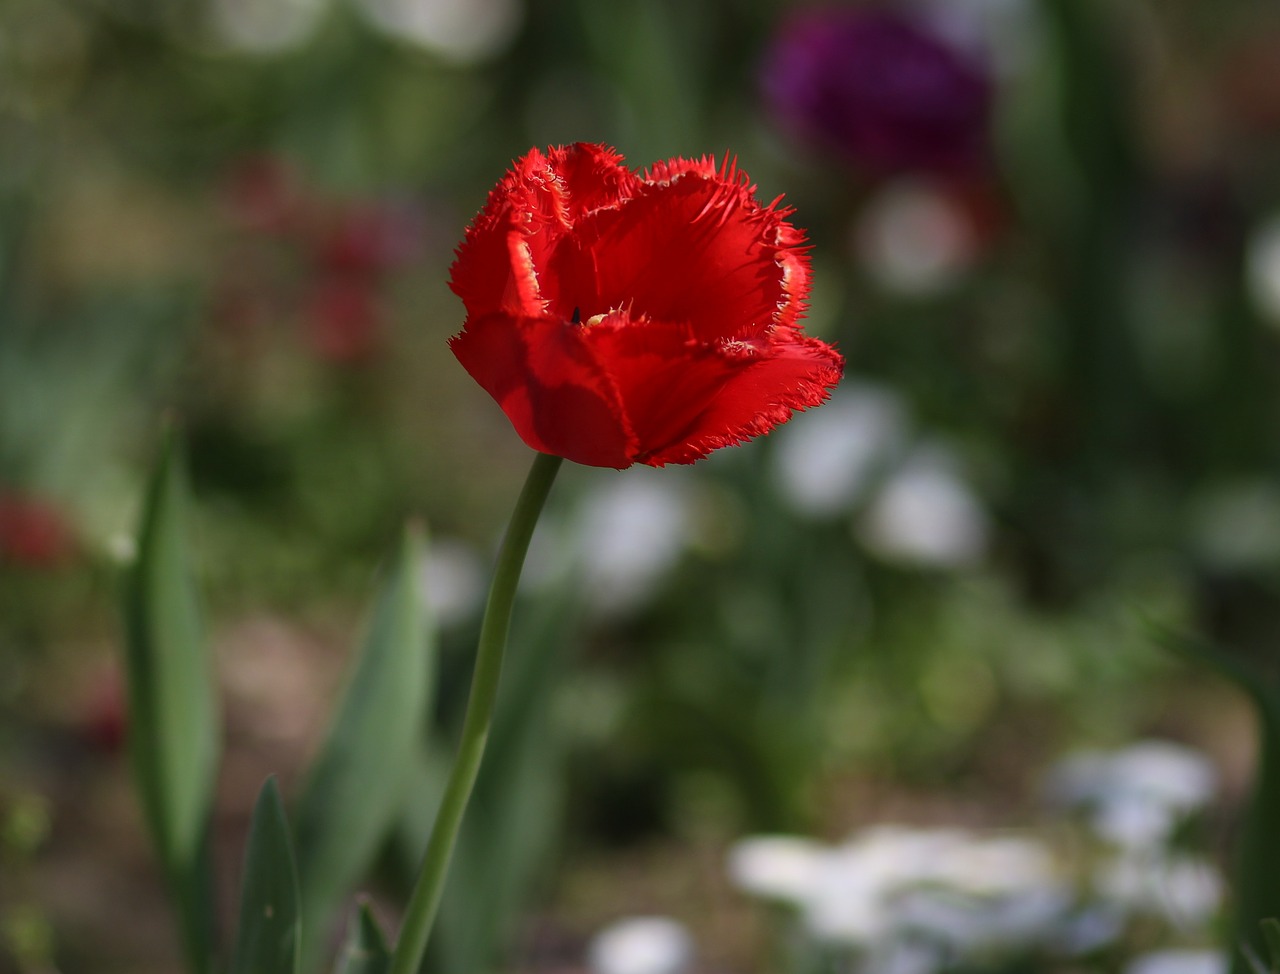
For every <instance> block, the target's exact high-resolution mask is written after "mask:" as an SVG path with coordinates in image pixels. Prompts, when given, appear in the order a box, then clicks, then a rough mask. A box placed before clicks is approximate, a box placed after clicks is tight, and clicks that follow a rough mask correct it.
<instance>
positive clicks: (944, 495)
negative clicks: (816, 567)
mask: <svg viewBox="0 0 1280 974" xmlns="http://www.w3.org/2000/svg"><path fill="white" fill-rule="evenodd" d="M988 533H989V528H988V523H987V515H986V513H985V512H984V511H983V509H982V507H981V505H980V504H979V502H978V500H977V498H976V497H975V496H974V494H973V491H972V490H970V488H969V486H968V484H966V483H965V481H964V479H963V477H962V476H961V473H960V464H959V462H958V461H957V459H956V458H955V456H954V455H953V454H952V452H951V451H950V450H949V449H947V448H946V447H945V446H943V445H941V444H938V443H926V444H922V445H921V446H918V447H916V448H915V449H914V450H913V451H912V452H911V454H910V455H909V456H908V457H907V459H906V460H905V461H903V463H902V465H901V466H900V467H899V468H898V469H897V470H895V471H894V472H893V474H891V475H890V477H889V479H888V480H887V481H886V482H885V484H884V486H883V487H882V488H881V489H880V492H879V493H878V494H877V495H876V496H875V498H873V500H872V501H871V503H870V504H869V505H868V507H867V509H866V510H865V511H864V512H863V513H862V516H861V518H860V519H859V524H858V534H859V537H860V538H861V540H862V541H863V543H864V544H866V546H867V547H868V548H870V549H871V550H872V551H873V552H875V553H876V554H878V555H880V556H881V557H882V558H884V559H885V560H887V561H895V562H903V563H906V564H917V565H923V566H930V567H938V568H959V567H963V566H967V565H972V564H974V563H975V562H977V561H979V560H980V559H981V558H982V557H983V555H984V554H985V553H986V548H987V536H988Z"/></svg>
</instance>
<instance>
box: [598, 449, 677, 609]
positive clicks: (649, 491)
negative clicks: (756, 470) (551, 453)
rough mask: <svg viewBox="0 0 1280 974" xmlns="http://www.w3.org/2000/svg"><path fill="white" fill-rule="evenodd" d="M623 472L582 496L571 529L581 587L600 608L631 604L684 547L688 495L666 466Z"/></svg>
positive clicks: (644, 596)
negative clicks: (657, 472)
mask: <svg viewBox="0 0 1280 974" xmlns="http://www.w3.org/2000/svg"><path fill="white" fill-rule="evenodd" d="M654 473H655V472H653V471H640V470H633V471H628V473H627V476H626V477H618V478H616V479H607V480H604V481H602V482H601V484H602V486H600V487H599V488H597V489H596V490H595V491H594V492H593V493H592V494H590V495H589V496H587V497H586V498H585V499H584V501H583V503H582V505H581V507H580V509H579V513H578V520H577V522H576V527H575V529H574V532H573V535H574V541H573V545H574V549H575V550H576V551H577V553H578V558H579V559H580V561H579V564H580V566H581V574H582V588H583V592H584V595H585V596H586V598H587V599H588V601H589V602H590V603H591V604H592V605H593V606H594V607H595V608H596V609H597V610H598V611H601V612H603V613H620V612H626V611H629V610H631V609H634V608H636V607H637V606H638V605H640V604H641V603H643V602H644V600H645V599H647V598H648V597H649V595H650V594H651V593H652V591H653V589H654V587H655V586H656V585H657V584H658V582H659V581H660V580H661V578H662V576H663V575H664V574H665V573H666V572H667V571H669V570H670V569H671V568H673V567H674V566H675V564H676V562H678V561H679V559H680V556H681V555H682V554H683V553H684V551H685V549H686V548H687V547H688V546H689V542H690V537H691V535H692V534H693V532H694V529H695V525H694V520H695V518H694V512H693V500H694V498H693V494H692V492H691V490H692V489H691V488H690V487H688V486H687V485H686V484H685V483H684V482H682V481H681V479H680V478H679V477H674V476H671V475H670V474H671V471H663V472H662V475H657V476H655V475H654Z"/></svg>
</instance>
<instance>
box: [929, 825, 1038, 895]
mask: <svg viewBox="0 0 1280 974" xmlns="http://www.w3.org/2000/svg"><path fill="white" fill-rule="evenodd" d="M1056 872H1057V871H1056V869H1055V868H1054V863H1053V856H1052V855H1051V854H1050V852H1049V849H1048V848H1047V847H1046V846H1045V845H1044V843H1042V842H1038V841H1036V840H1034V839H1030V838H1017V837H1010V836H1002V837H996V838H990V839H985V840H983V841H972V840H971V841H967V842H964V843H962V844H959V845H957V846H955V847H954V848H952V849H949V850H947V852H946V854H945V855H943V856H942V857H941V858H940V859H939V860H938V862H937V863H936V865H935V873H934V875H935V877H936V879H937V880H938V881H939V882H942V883H945V884H947V885H949V886H952V887H954V888H956V889H958V890H963V891H966V892H970V893H975V894H977V895H979V896H993V895H999V894H1002V893H1011V892H1018V891H1020V890H1027V889H1039V888H1043V887H1046V886H1049V885H1051V884H1053V883H1054V882H1055V879H1056Z"/></svg>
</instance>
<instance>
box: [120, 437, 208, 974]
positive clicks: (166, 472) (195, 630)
mask: <svg viewBox="0 0 1280 974" xmlns="http://www.w3.org/2000/svg"><path fill="white" fill-rule="evenodd" d="M187 495H188V490H187V485H186V478H185V476H184V473H183V469H182V464H181V462H180V458H179V451H178V447H177V444H176V442H175V439H174V437H173V436H172V435H170V436H169V438H168V439H167V440H166V443H165V446H164V450H163V453H162V456H161V459H160V463H159V465H158V466H157V468H156V471H155V474H154V476H153V478H152V481H151V485H150V489H149V491H148V494H147V499H146V505H145V508H144V511H143V516H142V526H141V530H140V532H139V537H138V548H137V557H136V560H135V561H134V563H133V565H132V566H131V567H130V569H129V570H128V572H127V574H126V576H125V584H124V620H125V636H126V639H125V671H126V674H127V679H128V686H129V719H130V732H129V742H130V751H131V755H132V759H133V768H134V775H135V779H136V782H137V787H138V792H139V795H140V798H141V802H142V809H143V814H144V816H145V819H146V822H147V826H148V828H149V830H150V832H151V836H152V839H153V841H154V843H155V846H156V849H157V852H158V853H159V856H160V860H161V863H162V864H163V866H164V869H165V873H166V875H167V877H168V880H169V883H170V885H171V888H172V892H173V897H174V900H175V902H176V903H177V906H178V910H179V914H180V920H181V923H182V927H183V935H184V940H185V945H186V950H187V954H188V961H189V964H190V966H191V969H192V970H193V971H196V972H197V974H204V972H207V971H209V970H210V969H211V966H212V963H213V955H214V950H215V944H214V932H213V920H212V916H213V911H212V909H211V905H210V904H211V899H212V897H211V895H210V886H211V884H210V876H209V865H208V845H207V839H208V834H207V833H208V824H209V815H210V808H211V805H212V802H213V792H214V780H215V777H216V775H217V766H218V750H219V745H218V740H219V726H218V716H217V703H216V699H215V693H216V690H215V681H214V675H213V666H212V661H211V659H210V656H209V651H208V647H207V645H206V641H205V635H204V625H203V621H202V618H201V613H200V606H199V598H198V594H197V591H196V585H195V580H194V573H193V571H192V567H191V559H190V555H189V553H188V550H187V538H186V534H185V529H184V520H185V516H186V507H187V503H188V499H187Z"/></svg>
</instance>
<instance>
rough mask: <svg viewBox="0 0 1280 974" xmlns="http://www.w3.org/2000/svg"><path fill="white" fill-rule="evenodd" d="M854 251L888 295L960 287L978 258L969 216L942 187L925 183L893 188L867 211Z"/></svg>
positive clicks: (919, 181)
mask: <svg viewBox="0 0 1280 974" xmlns="http://www.w3.org/2000/svg"><path fill="white" fill-rule="evenodd" d="M853 244H854V250H855V253H856V255H857V258H858V261H859V263H860V264H861V266H862V267H863V268H864V269H865V270H866V272H867V273H868V274H869V275H870V276H871V277H872V278H873V279H874V280H875V281H876V282H877V283H878V284H880V286H881V287H883V288H884V289H885V290H887V291H893V292H896V293H900V294H913V295H931V294H937V293H939V292H941V291H945V290H946V289H948V288H950V287H951V286H952V285H954V284H955V283H957V282H958V281H959V279H960V278H961V277H962V276H963V275H964V273H965V272H966V271H967V270H968V269H969V267H970V266H971V265H972V264H973V261H974V258H975V256H976V254H977V238H976V233H975V230H974V227H973V224H972V221H971V219H970V217H969V215H968V214H967V213H966V212H965V211H964V209H963V207H961V205H960V204H959V202H958V201H957V200H956V199H955V198H954V197H953V196H951V195H950V194H949V193H947V192H946V191H945V190H944V189H942V188H941V187H940V186H938V185H936V184H934V183H933V182H930V181H929V180H927V179H925V178H921V177H913V178H910V179H901V180H898V181H897V182H894V183H891V184H889V186H887V187H886V188H885V189H883V190H881V191H880V193H879V194H878V195H877V196H876V197H874V198H873V199H872V200H871V201H870V202H869V203H868V204H867V206H866V207H865V208H864V209H863V211H862V213H861V215H860V217H859V219H858V222H857V224H856V225H855V227H854V240H853Z"/></svg>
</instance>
